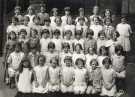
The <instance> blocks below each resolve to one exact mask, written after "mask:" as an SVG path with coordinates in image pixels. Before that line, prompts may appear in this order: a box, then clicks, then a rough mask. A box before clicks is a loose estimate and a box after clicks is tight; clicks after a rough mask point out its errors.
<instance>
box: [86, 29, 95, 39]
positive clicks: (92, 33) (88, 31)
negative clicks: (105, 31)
mask: <svg viewBox="0 0 135 97" xmlns="http://www.w3.org/2000/svg"><path fill="white" fill-rule="evenodd" d="M89 34H90V35H92V36H93V35H94V31H93V30H92V29H88V30H87V32H86V37H88V35H89Z"/></svg>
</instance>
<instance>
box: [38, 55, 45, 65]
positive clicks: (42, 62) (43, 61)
mask: <svg viewBox="0 0 135 97" xmlns="http://www.w3.org/2000/svg"><path fill="white" fill-rule="evenodd" d="M38 61H39V65H40V66H43V65H44V63H45V60H44V58H43V57H40V58H39V60H38Z"/></svg>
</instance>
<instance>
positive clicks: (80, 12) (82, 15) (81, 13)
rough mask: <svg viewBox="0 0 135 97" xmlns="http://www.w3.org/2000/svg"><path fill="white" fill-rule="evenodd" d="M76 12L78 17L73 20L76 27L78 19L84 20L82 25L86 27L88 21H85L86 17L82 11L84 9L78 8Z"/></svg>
mask: <svg viewBox="0 0 135 97" xmlns="http://www.w3.org/2000/svg"><path fill="white" fill-rule="evenodd" d="M78 11H79V16H78V17H77V18H76V19H75V23H76V25H78V24H79V21H78V19H79V18H80V17H83V18H84V19H85V22H84V25H87V23H88V19H87V17H86V16H85V12H84V11H85V10H84V8H79V9H78Z"/></svg>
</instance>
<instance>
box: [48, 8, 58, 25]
mask: <svg viewBox="0 0 135 97" xmlns="http://www.w3.org/2000/svg"><path fill="white" fill-rule="evenodd" d="M52 14H53V16H51V17H50V19H51V24H50V25H51V26H52V27H53V26H55V25H56V23H55V19H56V17H57V16H58V9H57V8H53V9H52Z"/></svg>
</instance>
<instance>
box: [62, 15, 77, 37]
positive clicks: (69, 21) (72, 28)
mask: <svg viewBox="0 0 135 97" xmlns="http://www.w3.org/2000/svg"><path fill="white" fill-rule="evenodd" d="M69 30H70V31H71V32H72V38H74V36H75V25H73V19H72V17H69V18H68V19H67V24H66V25H65V26H64V27H63V31H64V32H66V31H69Z"/></svg>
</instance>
